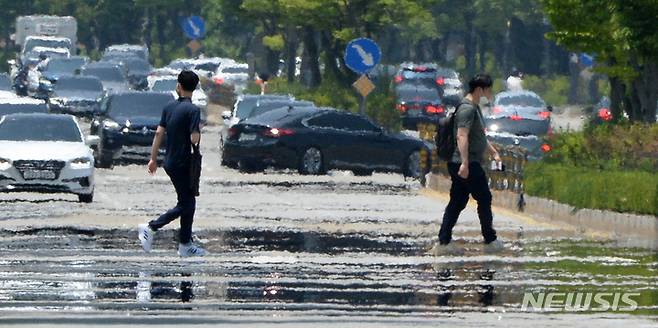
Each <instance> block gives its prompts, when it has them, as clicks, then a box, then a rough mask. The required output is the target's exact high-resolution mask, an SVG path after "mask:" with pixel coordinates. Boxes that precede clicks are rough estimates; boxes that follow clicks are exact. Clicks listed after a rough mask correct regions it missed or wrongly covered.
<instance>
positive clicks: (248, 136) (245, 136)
mask: <svg viewBox="0 0 658 328" xmlns="http://www.w3.org/2000/svg"><path fill="white" fill-rule="evenodd" d="M253 140H256V135H255V134H253V133H243V134H241V135H240V138H239V139H238V141H253Z"/></svg>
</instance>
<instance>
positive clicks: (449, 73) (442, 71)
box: [436, 68, 459, 79]
mask: <svg viewBox="0 0 658 328" xmlns="http://www.w3.org/2000/svg"><path fill="white" fill-rule="evenodd" d="M436 75H438V76H443V77H445V78H448V79H458V78H459V75H457V72H455V71H454V70H451V69H449V68H439V69H438V70H437V71H436Z"/></svg>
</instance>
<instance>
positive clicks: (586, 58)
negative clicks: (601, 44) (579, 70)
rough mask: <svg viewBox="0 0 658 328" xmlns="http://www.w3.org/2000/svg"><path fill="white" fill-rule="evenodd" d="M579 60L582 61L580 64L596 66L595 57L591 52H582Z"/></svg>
mask: <svg viewBox="0 0 658 328" xmlns="http://www.w3.org/2000/svg"><path fill="white" fill-rule="evenodd" d="M578 61H580V64H581V65H583V66H585V67H592V66H594V57H593V56H591V55H589V54H585V53H582V54H580V57H579V58H578Z"/></svg>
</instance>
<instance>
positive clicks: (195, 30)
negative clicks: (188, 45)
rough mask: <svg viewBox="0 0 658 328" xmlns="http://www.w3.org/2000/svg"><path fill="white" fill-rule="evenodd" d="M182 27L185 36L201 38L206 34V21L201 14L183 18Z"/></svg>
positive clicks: (194, 38) (193, 38)
mask: <svg viewBox="0 0 658 328" xmlns="http://www.w3.org/2000/svg"><path fill="white" fill-rule="evenodd" d="M180 23H181V27H182V28H183V32H185V36H187V37H188V38H190V39H192V40H196V39H201V38H203V36H204V35H206V23H205V22H204V21H203V18H201V17H199V16H190V17H187V18H185V19H183V20H181V22H180Z"/></svg>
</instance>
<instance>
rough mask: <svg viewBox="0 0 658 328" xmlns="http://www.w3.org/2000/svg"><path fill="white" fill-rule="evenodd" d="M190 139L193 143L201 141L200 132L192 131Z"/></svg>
mask: <svg viewBox="0 0 658 328" xmlns="http://www.w3.org/2000/svg"><path fill="white" fill-rule="evenodd" d="M190 141H191V142H192V144H193V145H198V144H199V141H201V133H199V132H192V134H190Z"/></svg>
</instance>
